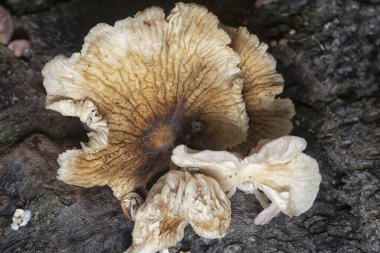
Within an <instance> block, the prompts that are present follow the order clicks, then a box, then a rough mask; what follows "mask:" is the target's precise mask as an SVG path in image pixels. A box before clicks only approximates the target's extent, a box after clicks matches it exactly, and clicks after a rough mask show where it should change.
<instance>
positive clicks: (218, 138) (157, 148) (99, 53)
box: [42, 3, 248, 199]
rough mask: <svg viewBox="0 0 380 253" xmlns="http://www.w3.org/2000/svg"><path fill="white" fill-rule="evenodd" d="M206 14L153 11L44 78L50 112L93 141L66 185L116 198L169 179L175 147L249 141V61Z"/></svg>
mask: <svg viewBox="0 0 380 253" xmlns="http://www.w3.org/2000/svg"><path fill="white" fill-rule="evenodd" d="M218 25H219V22H218V19H217V18H216V17H215V16H214V15H212V14H211V13H210V12H208V11H207V10H206V9H205V8H204V7H200V6H197V5H193V4H182V3H179V4H177V5H176V7H175V8H174V9H173V10H172V11H171V13H170V15H169V16H168V17H167V18H165V15H164V12H163V10H162V9H160V8H156V7H152V8H149V9H146V10H145V11H143V12H140V13H137V14H136V16H135V17H134V18H126V19H124V20H121V21H118V22H116V23H115V25H114V26H109V25H107V24H98V25H97V26H95V27H94V28H93V29H91V31H90V32H89V34H88V35H87V36H86V38H85V43H84V45H83V48H82V51H81V52H80V53H75V54H73V55H72V56H71V57H70V58H65V57H62V56H59V57H56V58H55V59H53V60H52V61H50V62H49V63H48V64H47V65H46V66H45V67H44V69H43V71H42V74H43V76H44V78H45V79H44V86H45V88H46V91H47V100H46V106H47V108H49V109H53V110H56V111H58V112H60V113H62V114H63V115H67V116H77V117H80V119H81V120H82V121H83V122H85V123H86V124H87V126H88V127H89V128H90V130H91V132H90V133H89V139H90V140H89V142H88V143H87V144H82V149H78V150H68V151H66V152H65V153H63V154H61V155H60V157H59V159H58V162H59V164H60V169H59V171H58V174H59V175H58V178H59V179H61V180H63V181H65V182H67V183H69V184H75V185H79V186H84V187H90V186H94V185H109V186H110V187H111V188H112V189H113V191H114V194H115V196H116V197H117V198H119V199H120V198H121V197H122V196H123V195H124V194H126V193H128V192H130V191H133V190H134V189H136V188H144V187H145V185H146V184H147V182H148V180H149V179H150V178H152V177H153V176H154V175H156V174H157V173H158V172H160V171H162V170H165V169H166V168H167V167H168V162H169V161H170V154H171V150H172V148H173V146H174V145H175V144H176V143H184V144H187V145H190V146H191V147H193V148H197V149H205V148H207V149H225V148H229V147H233V146H235V145H237V144H239V143H241V142H242V141H244V140H245V139H246V135H247V128H248V118H247V115H246V112H245V106H244V102H243V97H242V95H241V90H242V79H241V78H240V69H239V68H238V64H239V62H240V59H239V56H238V54H236V53H235V52H234V51H233V50H232V49H231V48H230V47H228V44H229V43H230V42H231V39H230V37H229V36H228V34H227V33H226V32H225V31H224V30H222V29H220V28H218Z"/></svg>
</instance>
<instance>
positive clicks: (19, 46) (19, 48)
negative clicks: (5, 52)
mask: <svg viewBox="0 0 380 253" xmlns="http://www.w3.org/2000/svg"><path fill="white" fill-rule="evenodd" d="M8 48H9V49H10V50H11V51H13V53H14V54H15V56H16V57H21V56H26V55H27V54H28V53H29V52H30V42H29V41H27V40H24V39H20V40H14V41H12V42H11V43H9V45H8Z"/></svg>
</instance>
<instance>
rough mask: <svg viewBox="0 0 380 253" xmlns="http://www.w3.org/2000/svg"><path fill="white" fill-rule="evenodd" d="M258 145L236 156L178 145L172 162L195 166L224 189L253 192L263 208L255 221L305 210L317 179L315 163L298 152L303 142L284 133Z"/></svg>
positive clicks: (317, 184)
mask: <svg viewBox="0 0 380 253" xmlns="http://www.w3.org/2000/svg"><path fill="white" fill-rule="evenodd" d="M258 146H259V147H258V148H255V149H254V153H253V154H251V155H249V156H248V157H246V158H244V159H240V158H238V157H237V156H235V155H234V154H231V153H229V152H215V151H209V150H206V151H200V152H197V151H194V150H190V149H188V148H186V147H185V146H184V145H180V146H178V147H176V148H175V149H174V150H173V155H172V161H173V162H174V163H175V164H176V165H178V166H180V167H183V168H198V171H199V172H200V173H202V174H205V175H208V176H210V177H213V178H215V179H216V180H217V181H218V183H219V184H220V185H221V186H222V188H223V190H224V191H230V192H235V190H236V188H239V189H240V190H242V191H244V192H247V193H254V194H255V195H256V197H257V198H258V200H259V202H260V204H261V205H262V206H263V207H264V208H265V209H264V211H263V212H261V213H260V214H259V215H258V216H257V218H256V219H255V223H256V224H264V223H266V222H268V221H269V220H270V219H272V218H273V217H274V216H276V215H277V214H278V213H279V212H280V211H281V212H283V213H285V214H286V215H288V216H298V215H300V214H301V213H304V212H306V211H307V210H308V209H309V208H310V207H311V206H312V204H313V202H314V200H315V198H316V196H317V193H318V190H319V184H320V182H321V175H320V174H319V168H318V164H317V162H316V161H315V160H314V159H313V158H311V157H309V156H308V155H306V154H304V153H302V151H303V150H304V149H305V147H306V141H305V140H304V139H302V138H300V137H295V136H284V137H280V138H278V139H276V140H272V141H263V142H261V143H259V145H258ZM262 192H263V193H262Z"/></svg>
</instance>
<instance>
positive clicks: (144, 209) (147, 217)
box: [126, 171, 231, 253]
mask: <svg viewBox="0 0 380 253" xmlns="http://www.w3.org/2000/svg"><path fill="white" fill-rule="evenodd" d="M230 219H231V210H230V201H229V199H228V198H227V196H226V195H225V194H224V192H223V190H222V188H221V187H220V186H219V184H218V183H217V182H216V181H215V180H214V179H213V178H210V177H207V176H205V175H202V174H194V175H192V174H190V173H188V172H182V171H169V172H168V173H166V174H165V175H164V176H163V177H161V178H160V179H159V180H158V181H157V183H156V184H155V185H154V186H153V187H152V189H151V190H150V192H149V194H148V196H147V198H146V201H145V203H144V204H143V205H142V206H141V207H140V208H139V210H138V212H137V214H136V216H135V227H134V229H133V242H132V245H131V246H130V248H129V249H128V250H127V251H126V252H127V253H136V252H144V253H150V252H151V253H154V252H156V251H158V250H165V249H167V248H169V247H172V246H175V245H176V244H177V242H179V241H180V240H181V239H182V238H183V235H184V229H185V227H186V225H187V224H189V223H190V225H191V226H192V228H193V229H194V231H195V232H196V233H197V234H198V235H200V236H203V237H206V238H210V239H214V238H221V237H223V236H224V235H225V233H226V230H227V228H228V227H229V224H230Z"/></svg>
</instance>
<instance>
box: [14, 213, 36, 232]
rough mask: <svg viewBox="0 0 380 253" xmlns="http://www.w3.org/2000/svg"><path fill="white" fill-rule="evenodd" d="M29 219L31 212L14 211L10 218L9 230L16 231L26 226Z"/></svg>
mask: <svg viewBox="0 0 380 253" xmlns="http://www.w3.org/2000/svg"><path fill="white" fill-rule="evenodd" d="M31 218H32V212H31V211H30V210H24V209H16V211H15V212H14V214H13V217H12V224H11V228H12V229H13V230H18V229H19V228H20V227H24V226H26V225H27V224H28V222H29V221H30V219H31Z"/></svg>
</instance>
